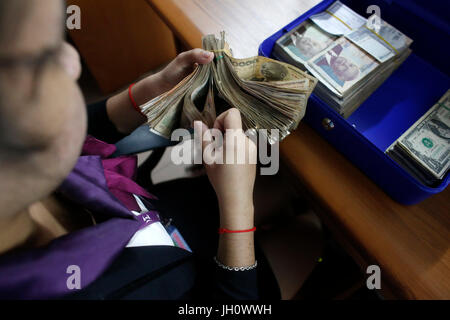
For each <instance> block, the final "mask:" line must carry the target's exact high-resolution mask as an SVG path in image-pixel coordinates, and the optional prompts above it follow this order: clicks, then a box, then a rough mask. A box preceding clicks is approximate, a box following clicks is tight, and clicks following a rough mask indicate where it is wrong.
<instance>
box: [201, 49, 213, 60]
mask: <svg viewBox="0 0 450 320" xmlns="http://www.w3.org/2000/svg"><path fill="white" fill-rule="evenodd" d="M213 54H214V53H212V52H209V51H205V50H203V57H205V58H211V56H212V55H213Z"/></svg>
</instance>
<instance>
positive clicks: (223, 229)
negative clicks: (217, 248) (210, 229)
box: [219, 227, 256, 234]
mask: <svg viewBox="0 0 450 320" xmlns="http://www.w3.org/2000/svg"><path fill="white" fill-rule="evenodd" d="M253 231H256V227H254V228H251V229H248V230H228V229H225V228H219V234H224V233H244V232H253Z"/></svg>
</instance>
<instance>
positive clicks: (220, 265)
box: [214, 257, 258, 271]
mask: <svg viewBox="0 0 450 320" xmlns="http://www.w3.org/2000/svg"><path fill="white" fill-rule="evenodd" d="M214 261H215V262H216V263H217V265H218V266H219V267H221V268H223V269H225V270H228V271H249V270H252V269H255V268H256V267H257V266H258V261H256V260H255V264H254V265H251V266H248V267H229V266H226V265H224V264H222V263H221V262H220V261H219V260H217V257H214Z"/></svg>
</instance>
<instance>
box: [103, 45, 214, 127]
mask: <svg viewBox="0 0 450 320" xmlns="http://www.w3.org/2000/svg"><path fill="white" fill-rule="evenodd" d="M213 58H214V54H213V53H212V52H208V51H204V50H202V49H193V50H190V51H186V52H183V53H181V54H179V55H178V56H177V57H176V58H175V59H174V60H173V61H172V62H171V63H169V64H168V65H167V67H165V68H164V69H163V70H162V71H160V72H158V73H156V74H154V75H151V76H149V77H147V78H144V79H143V80H141V81H139V82H138V83H136V85H134V86H133V88H132V94H133V98H134V100H135V101H136V103H137V104H138V105H142V104H144V103H146V102H148V101H150V100H152V99H153V98H155V97H157V96H159V95H161V94H163V93H164V92H167V91H169V90H170V89H172V88H173V87H174V86H176V85H177V84H178V83H179V82H180V81H181V80H183V79H184V78H185V77H186V76H188V75H189V74H190V73H191V72H192V71H193V70H194V68H195V66H196V65H197V64H207V63H210V62H211V61H212V60H213ZM106 106H107V112H108V116H109V119H110V120H111V121H112V123H114V125H115V127H116V128H117V130H118V131H120V132H122V133H124V134H129V133H131V132H133V131H134V130H135V129H136V128H137V127H139V126H140V125H142V124H143V123H144V121H145V120H146V119H145V117H143V116H142V115H141V114H140V113H138V112H137V111H136V110H134V108H133V106H132V104H131V101H130V98H129V97H128V90H125V91H123V92H121V93H120V94H118V95H116V96H114V97H112V98H110V99H109V100H108V101H107V104H106Z"/></svg>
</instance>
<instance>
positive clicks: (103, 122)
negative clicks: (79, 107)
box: [87, 100, 126, 144]
mask: <svg viewBox="0 0 450 320" xmlns="http://www.w3.org/2000/svg"><path fill="white" fill-rule="evenodd" d="M87 113H88V134H90V135H91V136H94V137H95V138H97V139H99V140H102V141H104V142H107V143H111V144H114V143H116V142H117V141H119V140H121V139H123V138H125V137H126V135H125V134H123V133H120V132H119V131H117V129H116V127H115V126H114V124H113V123H112V122H111V120H109V117H108V113H107V112H106V100H103V101H100V102H97V103H94V104H90V105H88V107H87Z"/></svg>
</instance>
